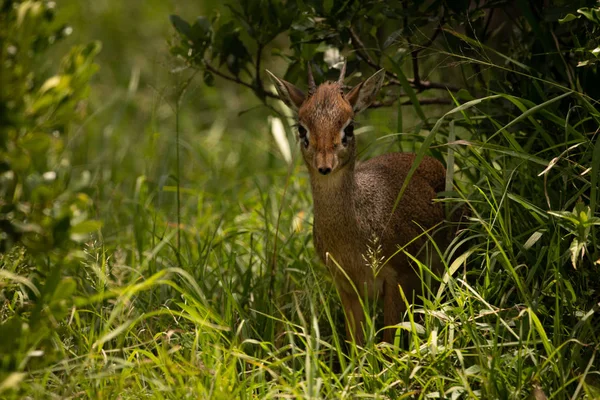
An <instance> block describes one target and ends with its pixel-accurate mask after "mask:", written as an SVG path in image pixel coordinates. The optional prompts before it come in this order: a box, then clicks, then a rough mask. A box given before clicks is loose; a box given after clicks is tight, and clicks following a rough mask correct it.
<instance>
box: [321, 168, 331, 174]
mask: <svg viewBox="0 0 600 400" xmlns="http://www.w3.org/2000/svg"><path fill="white" fill-rule="evenodd" d="M319 172H320V173H321V175H327V174H328V173H330V172H331V168H329V167H325V168H319Z"/></svg>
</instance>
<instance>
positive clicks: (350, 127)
mask: <svg viewBox="0 0 600 400" xmlns="http://www.w3.org/2000/svg"><path fill="white" fill-rule="evenodd" d="M344 133H345V134H346V137H352V136H354V123H353V122H350V123H349V124H348V126H347V127H345V128H344Z"/></svg>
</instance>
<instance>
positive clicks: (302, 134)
mask: <svg viewBox="0 0 600 400" xmlns="http://www.w3.org/2000/svg"><path fill="white" fill-rule="evenodd" d="M298 136H299V137H300V139H304V138H305V137H306V128H305V127H303V126H302V125H298Z"/></svg>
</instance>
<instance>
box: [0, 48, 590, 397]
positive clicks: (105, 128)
mask: <svg viewBox="0 0 600 400" xmlns="http://www.w3.org/2000/svg"><path fill="white" fill-rule="evenodd" d="M454 56H456V55H454ZM467 61H469V62H472V63H477V62H478V61H477V60H474V59H468V60H467ZM484 66H486V67H490V65H484ZM495 67H496V68H500V67H497V66H495ZM511 67H512V66H511ZM154 68H156V69H157V70H158V72H156V77H155V79H154V80H152V79H150V78H148V77H147V76H146V77H145V78H142V84H139V82H136V79H137V78H136V74H135V73H132V75H131V80H130V82H125V83H121V84H118V83H115V82H112V80H110V81H111V85H114V86H111V87H109V88H106V87H102V86H101V85H97V86H95V87H94V88H93V89H94V90H95V91H96V93H97V94H96V95H95V96H93V98H92V101H93V102H94V105H95V113H94V114H92V115H91V116H89V117H88V118H87V120H86V121H84V123H83V124H82V125H81V126H79V127H77V129H75V130H74V131H73V132H72V133H71V135H70V136H69V140H67V143H68V144H67V146H66V149H65V155H66V156H68V157H69V159H70V160H71V165H70V172H71V175H72V180H73V183H72V184H73V185H76V184H77V182H78V181H79V180H81V179H87V180H89V182H90V184H89V185H88V188H87V189H86V193H87V194H88V195H89V196H90V198H91V199H92V200H93V203H94V212H95V213H96V215H95V218H96V219H98V220H100V221H102V222H103V226H102V228H101V229H99V230H98V232H96V233H95V234H94V235H91V236H90V237H89V240H88V241H87V242H86V243H85V245H83V246H81V247H75V248H72V249H56V251H53V252H49V253H48V254H46V255H44V256H42V257H40V256H36V255H33V254H29V253H28V252H26V251H25V250H24V249H23V248H21V247H16V248H13V249H12V250H11V251H10V252H9V253H6V254H0V267H1V269H0V327H1V332H2V334H3V335H4V336H3V337H2V338H1V339H0V367H1V368H0V397H1V398H36V399H37V398H101V399H105V398H136V399H137V398H173V399H181V398H211V399H232V398H240V399H254V398H256V399H263V398H301V399H318V398H348V399H354V398H380V399H403V398H420V399H430V398H451V399H467V398H473V399H475V398H483V399H495V398H499V399H528V398H536V397H534V396H536V394H537V395H540V393H541V392H543V393H545V395H547V397H548V398H552V399H576V398H586V399H594V398H600V363H599V362H598V354H597V352H598V326H600V319H599V317H598V304H599V303H598V301H599V293H600V292H599V290H600V285H599V283H598V282H599V280H598V278H597V276H598V268H599V265H598V261H597V260H598V259H599V254H600V247H599V246H600V240H599V238H598V233H597V232H598V228H597V225H598V220H597V218H596V219H595V218H594V217H595V216H597V215H598V207H599V206H598V190H597V185H598V176H599V175H598V171H599V169H600V145H599V143H600V141H599V140H598V137H597V135H598V134H597V130H596V129H597V126H598V124H600V115H599V114H598V112H597V111H596V108H595V107H597V102H596V101H594V100H593V99H589V98H587V97H585V96H584V95H583V94H581V93H579V92H578V91H572V90H571V89H568V88H566V87H557V85H555V84H548V82H543V81H540V82H539V85H541V86H540V87H543V88H545V90H540V91H539V93H537V95H538V96H539V101H536V102H533V101H532V100H529V99H526V98H521V97H515V96H511V95H508V94H494V95H491V96H487V97H481V98H478V99H476V100H474V99H470V101H467V100H465V99H464V98H461V99H459V98H457V99H455V101H456V104H455V105H454V106H453V107H449V108H448V109H445V110H440V109H439V108H437V107H430V106H423V107H420V106H419V107H417V106H415V107H413V108H404V109H403V110H402V111H403V112H402V115H401V117H400V118H397V117H396V115H394V114H393V113H394V112H397V110H393V112H392V111H391V110H390V109H387V110H373V111H370V112H368V114H369V115H368V117H362V118H364V119H363V120H362V121H363V123H364V125H366V126H369V125H375V126H376V129H374V130H373V131H366V132H365V133H364V134H362V135H360V136H359V144H360V148H361V149H362V150H363V151H362V152H361V157H363V158H368V157H372V156H373V155H376V154H380V153H385V152H388V151H393V150H397V149H399V148H402V149H405V150H406V149H414V150H416V151H418V152H420V154H425V153H429V154H433V155H434V156H436V157H438V158H440V159H441V160H442V161H444V162H446V161H448V160H450V162H449V163H450V164H454V165H455V166H456V168H455V170H454V171H451V173H450V176H449V178H453V181H454V184H455V187H454V188H453V190H451V191H448V192H446V193H444V194H442V196H441V197H442V198H441V199H440V201H444V202H447V204H448V206H449V207H455V206H458V205H461V204H466V206H467V207H468V208H469V209H470V210H471V217H470V220H469V223H468V224H467V225H466V226H465V228H464V230H463V231H462V232H461V234H460V235H459V236H457V238H456V239H455V241H454V242H453V244H452V245H451V247H450V248H449V249H448V250H447V251H446V254H445V260H446V267H447V268H446V270H445V274H444V276H443V277H439V279H438V281H436V282H433V284H432V285H431V288H427V289H428V290H426V291H425V293H426V295H425V296H424V299H423V304H422V305H418V306H414V307H412V308H411V309H410V310H409V311H408V312H407V313H406V315H405V316H404V321H405V322H403V323H402V324H400V325H399V330H400V331H401V332H402V334H400V335H399V336H398V340H397V341H396V343H394V344H393V345H390V344H384V343H380V342H379V339H380V338H381V332H379V331H377V329H379V328H381V318H380V316H381V309H379V308H378V307H377V306H376V305H373V304H365V309H366V310H365V311H366V312H367V313H368V314H369V318H368V319H367V320H368V324H367V326H366V327H365V329H366V338H367V340H366V344H365V346H364V347H362V348H359V347H357V346H356V345H355V344H353V343H350V342H347V341H346V338H345V330H344V320H343V314H342V310H341V306H340V303H339V299H338V296H337V294H336V292H335V289H334V286H333V284H332V282H331V278H330V277H329V275H328V273H327V271H326V269H325V268H324V266H323V265H321V263H320V262H319V261H318V260H317V257H316V255H315V251H314V249H313V244H312V238H311V229H312V226H311V224H312V214H311V208H312V205H311V201H312V200H311V197H310V185H309V182H308V176H307V173H306V171H305V168H304V167H303V166H302V165H301V161H300V159H299V158H300V157H299V152H298V151H297V148H296V144H295V140H294V139H293V133H292V131H291V130H289V131H288V132H287V134H288V140H289V142H290V145H291V147H292V154H293V155H294V162H293V163H292V164H291V165H288V164H286V162H285V161H284V160H283V157H282V156H281V155H280V153H279V151H278V149H277V146H276V145H275V143H274V140H273V139H272V137H271V136H270V134H269V132H268V131H269V129H268V125H267V122H266V121H267V115H268V110H267V109H266V108H258V109H254V110H253V111H250V112H244V113H242V112H243V111H247V110H248V109H252V108H253V107H255V106H256V105H257V102H256V100H255V99H250V97H249V96H248V95H247V94H246V93H240V92H239V88H237V89H236V88H233V87H230V86H224V87H222V88H207V87H200V86H199V85H200V83H199V82H197V81H196V80H193V81H192V82H191V84H190V86H189V87H188V88H187V91H186V92H185V95H184V96H183V98H182V99H183V101H182V103H181V109H179V110H178V112H177V113H175V110H177V107H174V106H173V104H174V101H175V100H176V99H177V96H178V94H179V93H180V92H179V89H181V87H182V86H181V85H182V82H185V79H186V78H187V75H185V74H186V73H187V72H183V73H182V74H181V76H183V78H181V76H180V75H178V74H176V73H169V72H168V71H165V69H166V68H164V66H161V65H158V66H157V65H154ZM502 68H504V69H506V68H508V67H502ZM515 68H519V65H516V66H515ZM399 71H400V70H399ZM400 72H401V71H400ZM144 73H146V74H147V73H148V71H144ZM144 73H143V74H142V75H144ZM519 73H520V74H521V75H522V76H523V79H532V80H533V79H534V78H535V77H534V76H533V75H528V73H529V72H528V71H525V72H519ZM523 74H524V75H523ZM544 85H547V86H544ZM109 92H110V93H111V95H110V96H108V97H107V93H109ZM463 95H464V93H463ZM199 97H202V99H201V100H202V101H199ZM107 99H108V100H107ZM232 99H233V100H232ZM198 102H200V104H202V107H197V103H198ZM415 108H416V109H415ZM390 113H392V115H393V117H391V118H390ZM240 114H241V115H240ZM442 117H443V118H442ZM423 118H425V119H426V122H427V123H426V124H423V121H422V119H423ZM176 121H178V123H176ZM426 126H429V127H430V128H431V129H430V130H424V127H426ZM591 127H593V129H592V128H591ZM421 128H423V130H422V129H421ZM397 130H402V132H397ZM449 154H451V156H449ZM582 248H585V249H586V251H585V252H584V253H583V254H582V253H581V249H582ZM421 267H422V268H423V269H426V267H427V266H424V265H421ZM434 281H435V280H434Z"/></svg>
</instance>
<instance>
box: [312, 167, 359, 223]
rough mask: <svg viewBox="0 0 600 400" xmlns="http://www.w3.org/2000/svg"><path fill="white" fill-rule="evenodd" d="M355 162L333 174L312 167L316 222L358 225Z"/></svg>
mask: <svg viewBox="0 0 600 400" xmlns="http://www.w3.org/2000/svg"><path fill="white" fill-rule="evenodd" d="M353 164H354V163H349V164H347V165H345V166H344V167H342V169H340V170H338V171H334V172H333V173H332V174H331V175H326V176H323V175H320V174H319V172H317V171H314V170H312V169H311V171H310V183H311V188H312V194H313V203H314V206H313V207H314V215H315V223H316V224H317V225H321V224H322V223H323V225H327V226H333V225H336V226H340V227H343V228H345V229H352V228H353V227H354V226H355V225H356V212H355V206H354V193H355V189H356V181H355V177H354V165H353Z"/></svg>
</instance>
